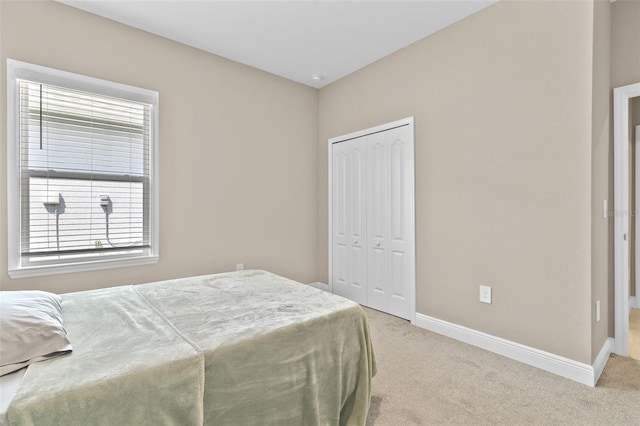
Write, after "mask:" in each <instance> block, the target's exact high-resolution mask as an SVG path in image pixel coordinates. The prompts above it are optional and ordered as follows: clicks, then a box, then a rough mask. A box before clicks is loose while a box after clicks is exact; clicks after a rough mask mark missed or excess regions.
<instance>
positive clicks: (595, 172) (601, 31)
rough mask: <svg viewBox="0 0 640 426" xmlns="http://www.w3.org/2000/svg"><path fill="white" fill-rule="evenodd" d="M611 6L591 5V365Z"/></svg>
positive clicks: (604, 269) (605, 242)
mask: <svg viewBox="0 0 640 426" xmlns="http://www.w3.org/2000/svg"><path fill="white" fill-rule="evenodd" d="M610 63H611V3H610V2H609V0H597V1H595V2H594V12H593V67H592V69H593V83H592V96H593V99H592V122H591V129H592V140H591V143H592V148H591V150H592V151H591V155H592V158H591V171H592V174H591V195H592V199H591V209H592V210H591V294H592V300H591V319H590V321H591V326H592V330H591V361H592V362H593V361H594V360H595V358H596V357H597V356H598V353H599V352H600V350H601V349H602V346H603V345H604V344H605V342H606V340H607V338H608V337H609V323H610V322H613V311H611V312H610V311H609V287H610V285H613V281H609V276H610V274H609V272H610V270H613V269H612V266H613V263H611V264H610V263H609V226H608V222H609V220H608V219H605V218H604V217H603V215H602V202H603V200H608V201H609V202H611V205H613V197H612V194H610V193H609V176H612V175H613V169H612V168H611V169H610V167H609V146H610V134H611V115H610V114H611V101H610V100H611V88H610V84H611V75H610ZM597 301H600V321H598V322H596V302H597Z"/></svg>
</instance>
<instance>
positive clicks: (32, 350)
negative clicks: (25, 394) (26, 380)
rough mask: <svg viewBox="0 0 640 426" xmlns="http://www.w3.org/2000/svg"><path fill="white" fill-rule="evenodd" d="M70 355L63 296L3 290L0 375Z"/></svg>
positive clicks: (0, 307)
mask: <svg viewBox="0 0 640 426" xmlns="http://www.w3.org/2000/svg"><path fill="white" fill-rule="evenodd" d="M69 352H71V344H70V343H69V340H68V339H67V331H66V330H65V329H64V327H63V323H62V298H61V297H60V296H58V295H56V294H53V293H48V292H46V291H0V376H3V375H5V374H8V373H11V372H13V371H16V370H19V369H21V368H24V367H26V366H27V365H29V364H31V363H33V362H37V361H43V360H46V359H50V358H52V357H55V356H58V355H63V354H66V353H69Z"/></svg>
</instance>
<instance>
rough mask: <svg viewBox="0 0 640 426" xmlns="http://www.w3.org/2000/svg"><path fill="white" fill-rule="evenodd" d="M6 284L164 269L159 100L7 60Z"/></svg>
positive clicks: (150, 94) (152, 94) (151, 94)
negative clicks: (134, 268) (147, 266)
mask: <svg viewBox="0 0 640 426" xmlns="http://www.w3.org/2000/svg"><path fill="white" fill-rule="evenodd" d="M7 74H8V86H7V88H8V102H9V104H8V121H7V123H8V131H9V133H8V167H7V169H8V179H7V182H8V205H9V212H8V214H9V230H10V233H9V274H10V275H11V276H12V277H24V276H33V275H44V274H52V273H62V272H72V271H83V270H90V269H101V268H109V267H117V266H129V265H132V264H141V263H151V262H157V260H158V209H157V194H158V187H157V172H158V168H157V154H156V149H157V133H158V132H157V115H158V93H157V92H152V91H148V90H144V89H138V88H133V87H130V86H125V85H121V84H117V83H111V82H107V81H104V80H98V79H94V78H90V77H85V76H81V75H77V74H71V73H67V72H63V71H57V70H53V69H50V68H45V67H40V66H37V65H32V64H27V63H24V62H18V61H13V60H10V59H9V60H7Z"/></svg>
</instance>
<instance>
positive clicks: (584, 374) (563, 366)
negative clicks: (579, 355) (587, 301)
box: [415, 313, 613, 387]
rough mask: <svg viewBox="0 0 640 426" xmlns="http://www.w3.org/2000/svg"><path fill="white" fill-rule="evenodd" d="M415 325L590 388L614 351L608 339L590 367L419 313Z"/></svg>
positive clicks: (611, 340)
mask: <svg viewBox="0 0 640 426" xmlns="http://www.w3.org/2000/svg"><path fill="white" fill-rule="evenodd" d="M415 324H416V325H417V326H418V327H422V328H425V329H427V330H430V331H433V332H435V333H438V334H442V335H444V336H447V337H451V338H453V339H456V340H459V341H461V342H465V343H468V344H470V345H473V346H477V347H479V348H482V349H485V350H488V351H490V352H494V353H497V354H499V355H502V356H506V357H507V358H511V359H514V360H516V361H519V362H522V363H524V364H527V365H531V366H533V367H536V368H540V369H541V370H545V371H548V372H550V373H553V374H557V375H558V376H562V377H565V378H567V379H571V380H574V381H576V382H579V383H582V384H585V385H587V386H592V387H593V386H595V385H596V383H597V382H598V379H599V378H600V374H602V370H604V367H605V365H606V364H607V360H608V359H609V355H610V354H611V350H612V348H613V339H611V338H609V339H607V340H606V341H605V344H604V345H603V347H602V349H601V350H600V353H599V354H598V356H597V357H596V360H595V361H594V363H593V365H589V364H584V363H582V362H578V361H574V360H572V359H569V358H565V357H562V356H559V355H555V354H552V353H550V352H545V351H541V350H540V349H536V348H532V347H530V346H525V345H522V344H520V343H516V342H512V341H510V340H506V339H503V338H501V337H496V336H492V335H490V334H487V333H483V332H481V331H477V330H473V329H471V328H467V327H463V326H461V325H457V324H453V323H450V322H447V321H443V320H440V319H437V318H433V317H430V316H427V315H423V314H419V313H418V314H416V322H415Z"/></svg>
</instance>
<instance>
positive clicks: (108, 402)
mask: <svg viewBox="0 0 640 426" xmlns="http://www.w3.org/2000/svg"><path fill="white" fill-rule="evenodd" d="M62 312H63V317H64V327H65V329H66V331H67V334H68V338H69V341H70V342H71V344H72V345H73V351H72V352H71V353H69V354H66V355H62V356H57V357H55V358H53V359H49V360H46V361H42V362H35V363H32V364H31V365H29V366H28V368H27V369H26V373H25V374H24V376H23V377H22V380H21V383H20V386H19V387H18V388H17V390H15V394H14V395H13V398H12V400H11V403H10V404H9V405H8V411H7V419H6V420H7V421H8V424H10V425H14V424H15V425H33V424H35V425H40V424H65V425H88V424H139V425H144V424H153V425H158V424H175V425H200V424H206V425H266V424H272V425H363V424H365V421H366V416H367V411H368V407H369V401H370V395H371V379H372V377H373V375H374V374H375V360H374V354H373V349H372V346H371V340H370V336H369V328H368V322H367V317H366V314H365V313H364V311H363V310H362V308H361V307H360V306H359V305H357V304H356V303H354V302H352V301H349V300H347V299H344V298H341V297H338V296H335V295H332V294H329V293H326V292H323V291H321V290H317V289H314V288H312V287H310V286H306V285H303V284H300V283H297V282H294V281H291V280H289V279H286V278H283V277H280V276H278V275H275V274H272V273H269V272H265V271H240V272H233V273H225V274H216V275H206V276H200V277H192V278H185V279H176V280H170V281H162V282H156V283H149V284H142V285H136V286H125V287H114V288H107V289H100V290H91V291H84V292H78V293H69V294H65V295H62ZM23 371H24V370H23Z"/></svg>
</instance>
